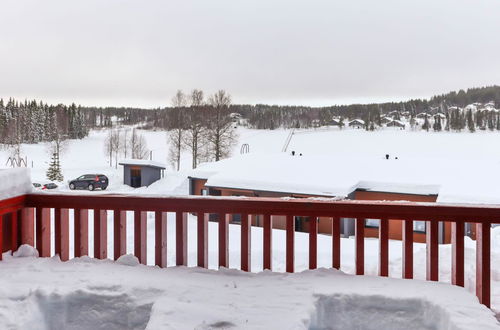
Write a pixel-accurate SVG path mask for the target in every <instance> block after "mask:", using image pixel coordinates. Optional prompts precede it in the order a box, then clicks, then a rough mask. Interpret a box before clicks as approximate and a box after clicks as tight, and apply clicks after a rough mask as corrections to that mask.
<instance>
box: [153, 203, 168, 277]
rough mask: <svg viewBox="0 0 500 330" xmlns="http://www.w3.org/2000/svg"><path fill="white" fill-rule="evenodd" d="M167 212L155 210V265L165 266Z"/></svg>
mask: <svg viewBox="0 0 500 330" xmlns="http://www.w3.org/2000/svg"><path fill="white" fill-rule="evenodd" d="M167 215H168V214H167V212H161V211H156V212H155V265H156V266H159V267H162V268H165V267H167Z"/></svg>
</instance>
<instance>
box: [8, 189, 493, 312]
mask: <svg viewBox="0 0 500 330" xmlns="http://www.w3.org/2000/svg"><path fill="white" fill-rule="evenodd" d="M50 209H54V217H55V218H54V220H55V228H54V230H55V232H54V234H52V229H51V227H50V226H51V225H50V224H51V221H50V220H51V219H50V217H51V212H50ZM69 209H73V210H74V212H73V213H74V216H73V221H74V237H73V242H74V255H75V256H76V257H78V256H82V255H87V254H88V253H89V251H88V234H89V233H88V221H89V218H88V210H90V209H92V210H94V212H93V214H94V216H93V219H90V220H93V222H94V233H93V239H94V256H95V257H96V258H99V259H103V258H107V257H108V255H107V212H108V211H112V212H113V219H114V225H113V241H114V242H113V243H114V256H113V258H114V259H117V258H118V257H119V256H121V255H123V254H125V253H126V231H127V228H126V213H125V211H133V212H134V244H133V245H134V254H135V255H136V256H137V257H138V259H139V260H140V262H141V263H143V264H146V257H147V249H146V244H147V236H146V215H147V212H154V215H155V227H154V228H155V236H154V237H155V249H154V253H155V264H156V265H158V266H160V267H166V265H167V230H168V228H167V221H166V220H167V219H166V212H174V213H176V234H175V236H176V264H177V265H187V214H188V213H192V214H195V215H196V216H197V219H198V222H197V237H198V242H197V243H198V245H197V265H198V266H199V267H205V268H206V267H208V216H209V214H218V215H219V216H218V221H219V238H218V239H219V242H218V245H219V256H218V262H219V266H220V267H227V266H228V265H229V263H228V256H229V245H228V224H229V215H231V214H241V219H242V220H241V269H242V270H244V271H250V270H251V258H250V256H251V246H250V243H251V230H250V229H251V221H250V219H251V217H250V215H263V236H264V237H263V266H264V269H269V270H271V269H272V262H271V261H272V248H271V247H272V230H271V228H272V221H273V216H277V215H280V216H281V215H285V216H286V222H287V224H286V271H287V272H293V271H294V242H295V234H294V231H295V221H294V216H309V217H312V218H317V217H329V218H331V219H332V222H331V224H332V227H331V232H332V267H333V268H337V269H339V268H340V256H341V254H340V218H354V219H355V233H356V237H355V243H356V244H355V246H356V251H355V258H356V260H355V263H356V270H355V272H356V274H357V275H362V274H364V219H367V218H370V219H380V228H379V242H380V245H379V275H380V276H388V274H389V244H388V230H389V226H388V220H389V219H405V220H403V244H402V246H403V261H402V262H403V267H402V277H403V278H406V279H411V278H413V221H414V220H420V221H427V226H426V228H427V233H426V236H427V275H426V277H427V280H430V281H437V280H438V276H439V269H438V265H439V247H438V222H439V221H449V222H451V224H452V264H451V265H450V266H451V268H452V284H454V285H459V286H464V225H465V222H470V223H475V224H476V244H477V249H476V254H477V255H476V294H477V296H478V298H479V300H480V302H481V303H483V304H485V305H486V306H488V307H489V306H490V227H491V224H492V223H500V206H494V205H490V206H486V205H448V204H436V203H401V202H375V201H319V200H310V199H293V200H285V199H272V198H221V197H199V198H196V197H169V198H163V197H136V196H122V195H93V196H91V195H84V196H78V195H54V194H30V195H25V196H20V197H16V198H12V199H8V200H3V201H0V215H2V216H3V217H0V219H6V221H9V223H10V224H11V226H10V227H9V228H10V229H9V230H10V231H11V234H10V237H11V238H12V239H11V242H10V244H11V246H9V247H7V248H12V249H13V250H15V249H16V248H17V247H18V246H19V244H20V243H23V244H31V245H33V246H36V248H37V249H38V250H39V251H40V255H41V256H42V257H49V256H50V254H51V245H50V244H51V243H50V242H51V237H52V235H54V238H55V253H56V254H59V255H60V257H61V260H63V261H65V260H68V259H69V246H70V245H69V242H70V239H71V238H70V237H69V221H70V216H69V214H70V212H69ZM19 220H20V221H21V225H19ZM0 221H1V220H0ZM310 223H311V224H312V225H311V226H310V231H309V268H310V269H315V268H316V267H317V235H318V227H317V225H316V222H315V221H310ZM0 228H2V226H0ZM34 234H36V235H34ZM0 237H2V233H0ZM4 245H5V244H4ZM4 245H0V246H4ZM4 248H5V246H4Z"/></svg>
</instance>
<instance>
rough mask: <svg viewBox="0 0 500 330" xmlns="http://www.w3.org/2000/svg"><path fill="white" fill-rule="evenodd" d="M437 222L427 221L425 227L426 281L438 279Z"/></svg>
mask: <svg viewBox="0 0 500 330" xmlns="http://www.w3.org/2000/svg"><path fill="white" fill-rule="evenodd" d="M438 235H439V222H437V221H427V228H426V234H425V237H426V243H427V244H426V250H427V251H426V252H427V267H426V278H427V280H428V281H437V280H438V279H439V240H438V239H439V237H438Z"/></svg>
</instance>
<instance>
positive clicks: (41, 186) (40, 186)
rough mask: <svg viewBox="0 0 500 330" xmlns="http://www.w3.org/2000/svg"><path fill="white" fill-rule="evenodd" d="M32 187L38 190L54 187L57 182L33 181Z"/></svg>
mask: <svg viewBox="0 0 500 330" xmlns="http://www.w3.org/2000/svg"><path fill="white" fill-rule="evenodd" d="M33 187H35V188H36V189H39V190H46V189H56V188H57V184H55V183H53V182H48V183H38V182H33Z"/></svg>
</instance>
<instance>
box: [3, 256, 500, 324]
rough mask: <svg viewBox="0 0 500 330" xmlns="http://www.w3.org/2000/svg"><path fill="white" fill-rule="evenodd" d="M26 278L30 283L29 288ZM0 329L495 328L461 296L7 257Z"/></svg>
mask: <svg viewBox="0 0 500 330" xmlns="http://www.w3.org/2000/svg"><path fill="white" fill-rule="evenodd" d="M33 278H36V281H33ZM0 281H1V282H2V284H3V285H2V287H0V328H2V329H9V328H15V329H21V330H22V329H40V330H45V329H47V330H48V329H70V330H71V329H216V328H227V329H229V328H237V329H389V330H391V329H408V330H412V329H443V330H447V329H449V330H462V329H463V330H466V329H483V330H489V329H498V326H499V324H498V323H497V321H496V319H495V318H494V316H493V313H492V312H491V311H490V310H488V309H487V308H486V307H484V306H483V305H480V304H479V303H478V301H477V298H476V297H475V296H473V295H472V294H470V293H468V292H466V291H465V290H463V289H462V288H459V287H454V286H450V285H443V284H440V283H435V282H424V281H415V280H410V281H409V280H400V279H390V278H381V277H371V276H352V275H346V274H344V273H342V272H339V271H337V270H326V269H320V270H317V271H314V272H311V271H305V272H302V273H297V274H276V273H270V272H263V273H260V274H251V273H244V272H240V271H235V270H222V271H211V270H206V269H200V268H186V267H174V268H168V269H159V268H156V267H145V266H140V267H122V266H121V265H119V264H116V263H113V262H109V261H97V262H94V263H87V262H83V261H80V260H79V259H75V260H73V261H72V262H69V263H68V262H66V263H63V262H60V261H59V260H58V259H55V258H52V259H45V258H39V259H16V258H7V259H6V260H5V261H3V262H1V263H0Z"/></svg>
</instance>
